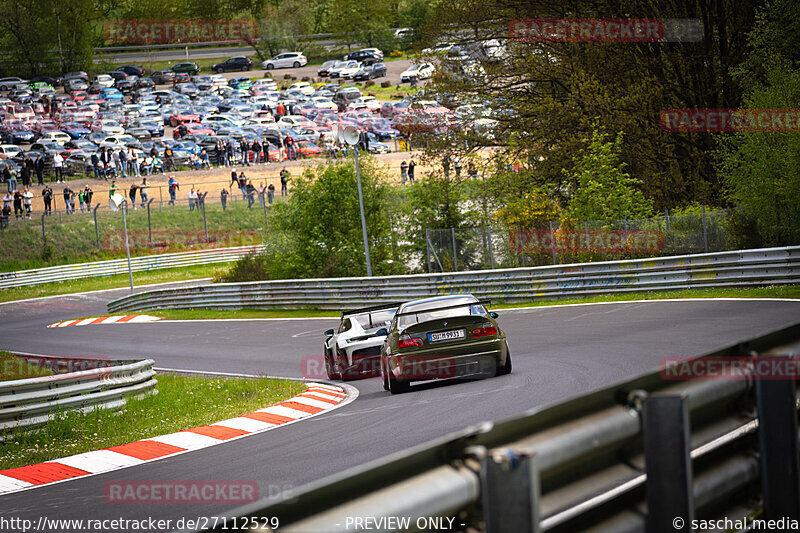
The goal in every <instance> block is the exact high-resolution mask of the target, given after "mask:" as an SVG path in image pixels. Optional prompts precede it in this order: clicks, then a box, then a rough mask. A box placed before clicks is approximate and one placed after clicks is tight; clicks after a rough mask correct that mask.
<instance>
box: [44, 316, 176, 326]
mask: <svg viewBox="0 0 800 533" xmlns="http://www.w3.org/2000/svg"><path fill="white" fill-rule="evenodd" d="M156 320H161V319H160V318H159V317H157V316H150V315H115V316H95V317H91V318H79V319H77V320H63V321H61V322H56V323H55V324H50V325H49V326H47V327H48V328H66V327H68V326H90V325H94V324H138V323H142V322H155V321H156Z"/></svg>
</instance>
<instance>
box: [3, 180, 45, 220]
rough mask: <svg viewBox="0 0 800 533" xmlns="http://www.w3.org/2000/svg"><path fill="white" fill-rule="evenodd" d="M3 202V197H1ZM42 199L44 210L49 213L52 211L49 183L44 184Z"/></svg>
mask: <svg viewBox="0 0 800 533" xmlns="http://www.w3.org/2000/svg"><path fill="white" fill-rule="evenodd" d="M3 201H4V202H5V198H3ZM42 201H43V202H44V212H45V214H47V215H49V214H51V213H52V212H53V189H51V188H50V186H49V185H45V186H44V190H43V191H42Z"/></svg>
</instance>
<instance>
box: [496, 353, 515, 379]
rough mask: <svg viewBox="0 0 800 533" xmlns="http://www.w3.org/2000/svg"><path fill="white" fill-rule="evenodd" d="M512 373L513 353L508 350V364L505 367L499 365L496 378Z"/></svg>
mask: <svg viewBox="0 0 800 533" xmlns="http://www.w3.org/2000/svg"><path fill="white" fill-rule="evenodd" d="M510 373H511V352H510V351H508V348H506V363H505V364H504V365H497V372H495V376H505V375H507V374H510Z"/></svg>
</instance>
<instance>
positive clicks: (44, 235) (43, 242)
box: [42, 212, 47, 248]
mask: <svg viewBox="0 0 800 533" xmlns="http://www.w3.org/2000/svg"><path fill="white" fill-rule="evenodd" d="M46 216H47V213H46V212H45V213H42V247H43V248H47V233H45V228H44V217H46Z"/></svg>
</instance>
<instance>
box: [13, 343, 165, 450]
mask: <svg viewBox="0 0 800 533" xmlns="http://www.w3.org/2000/svg"><path fill="white" fill-rule="evenodd" d="M23 359H26V360H28V362H30V360H31V357H28V356H26V357H24V358H23ZM153 364H155V361H153V360H152V359H145V360H143V361H138V362H135V363H128V364H120V365H116V366H107V367H102V366H101V367H99V368H91V369H88V370H80V371H77V372H68V373H65V374H55V375H49V376H42V377H35V378H28V379H17V380H12V381H3V382H0V434H1V433H2V432H6V431H8V430H11V429H15V428H21V427H31V426H36V425H40V424H44V423H46V422H47V421H48V420H51V419H52V418H53V416H54V415H55V414H56V413H58V412H62V411H66V410H75V409H97V408H104V409H113V408H116V407H120V406H122V405H124V404H125V402H126V400H127V398H128V397H130V396H139V395H144V394H149V393H152V392H154V391H155V386H156V383H157V381H156V379H155V378H154V376H155V375H156V372H155V370H153ZM0 439H2V436H1V435H0Z"/></svg>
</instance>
